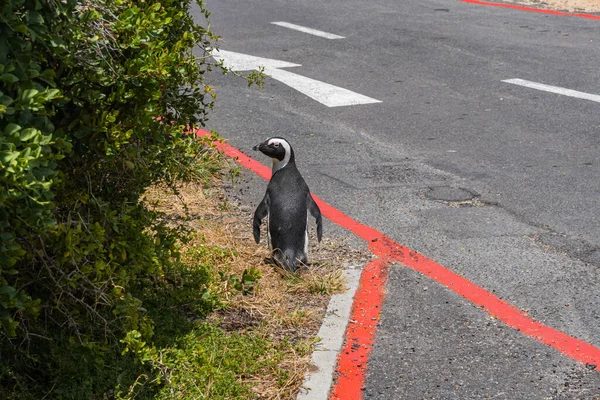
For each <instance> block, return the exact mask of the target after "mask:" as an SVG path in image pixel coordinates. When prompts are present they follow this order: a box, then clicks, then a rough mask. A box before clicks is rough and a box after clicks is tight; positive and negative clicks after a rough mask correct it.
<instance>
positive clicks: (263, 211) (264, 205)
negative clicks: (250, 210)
mask: <svg viewBox="0 0 600 400" xmlns="http://www.w3.org/2000/svg"><path fill="white" fill-rule="evenodd" d="M269 203H270V201H269V194H268V193H266V194H265V197H263V199H262V201H261V202H260V204H259V205H258V207H256V211H254V219H253V221H252V233H253V234H254V241H255V242H256V243H257V244H258V243H260V223H261V222H262V220H263V218H264V217H266V216H267V214H268V213H269Z"/></svg>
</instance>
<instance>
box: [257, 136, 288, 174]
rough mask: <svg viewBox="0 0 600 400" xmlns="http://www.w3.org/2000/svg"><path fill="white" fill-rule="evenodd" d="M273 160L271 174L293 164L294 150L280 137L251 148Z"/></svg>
mask: <svg viewBox="0 0 600 400" xmlns="http://www.w3.org/2000/svg"><path fill="white" fill-rule="evenodd" d="M252 149H253V150H258V151H260V152H261V153H263V154H264V155H267V156H269V157H271V159H273V173H275V172H276V171H278V170H280V169H282V168H283V167H285V166H286V165H288V164H290V163H294V162H295V161H294V150H292V146H291V145H290V143H289V142H288V141H287V140H285V139H284V138H282V137H272V138H269V139H267V140H265V141H264V142H262V143H259V144H257V145H256V146H254V147H253V148H252Z"/></svg>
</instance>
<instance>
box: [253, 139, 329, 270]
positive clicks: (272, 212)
mask: <svg viewBox="0 0 600 400" xmlns="http://www.w3.org/2000/svg"><path fill="white" fill-rule="evenodd" d="M252 149H253V150H257V151H260V152H261V153H263V154H265V155H267V156H269V157H271V159H272V160H273V170H272V175H271V180H270V181H269V184H268V185H267V191H266V193H265V196H264V197H263V199H262V201H261V202H260V204H259V205H258V207H257V208H256V211H255V212H254V219H253V223H252V228H253V229H252V230H253V234H254V240H255V241H256V243H260V224H261V221H262V220H263V218H264V217H266V216H268V218H267V221H268V222H267V225H268V233H269V241H270V246H271V251H272V252H273V258H274V260H275V262H276V263H277V264H279V265H280V266H281V267H283V268H286V269H288V270H291V271H296V269H297V268H298V266H299V262H300V263H303V264H307V263H308V212H310V214H311V215H312V216H313V217H314V218H315V220H316V223H317V239H318V241H319V242H320V241H321V238H322V236H323V221H322V218H321V210H320V209H319V206H317V203H315V201H314V199H313V197H312V195H311V194H310V190H309V189H308V185H307V184H306V182H305V181H304V178H302V175H300V171H298V168H297V167H296V160H295V157H294V150H293V149H292V146H291V145H290V143H289V142H288V141H287V140H285V139H284V138H282V137H272V138H269V139H267V140H266V141H264V142H262V143H259V144H257V145H256V146H254V147H253V148H252Z"/></svg>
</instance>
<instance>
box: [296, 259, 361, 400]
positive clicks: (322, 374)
mask: <svg viewBox="0 0 600 400" xmlns="http://www.w3.org/2000/svg"><path fill="white" fill-rule="evenodd" d="M362 268H363V266H350V267H348V268H347V269H345V270H344V277H345V279H346V284H347V285H348V290H347V291H346V292H344V293H341V294H334V295H333V296H331V300H330V301H329V304H328V306H327V311H326V313H325V319H324V320H323V324H322V325H321V328H320V329H319V333H318V334H317V336H318V337H320V338H321V341H320V342H319V343H318V344H317V345H316V346H315V351H314V352H313V354H312V359H311V363H312V364H313V365H314V367H315V370H314V371H313V372H309V373H308V374H307V375H306V376H305V377H304V383H303V384H302V387H301V388H300V391H299V392H298V396H297V397H296V400H326V399H328V398H329V391H330V389H331V385H332V383H333V374H334V372H335V367H336V365H337V359H338V354H339V353H340V351H341V349H342V346H343V345H344V335H345V333H346V327H347V325H348V320H349V319H350V314H351V312H352V305H353V299H354V294H355V293H356V290H357V288H358V282H359V280H360V274H361V272H362Z"/></svg>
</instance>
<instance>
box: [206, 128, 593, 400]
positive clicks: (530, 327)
mask: <svg viewBox="0 0 600 400" xmlns="http://www.w3.org/2000/svg"><path fill="white" fill-rule="evenodd" d="M196 133H197V134H198V135H207V134H208V132H206V131H203V130H198V131H197V132H196ZM218 147H219V149H221V150H222V151H224V152H225V154H227V155H228V156H230V157H234V158H235V159H236V161H237V162H238V163H239V164H240V165H242V166H244V167H246V168H248V169H250V170H252V171H254V172H255V173H257V174H258V175H260V176H261V177H263V178H264V179H267V180H268V179H270V177H271V171H270V169H269V168H268V167H266V166H265V165H263V164H261V163H259V162H258V161H256V160H254V159H252V158H251V157H248V156H247V155H245V154H243V153H242V152H240V151H239V150H237V149H235V148H234V147H232V146H230V145H228V144H226V143H219V144H218ZM313 197H314V198H315V201H316V202H317V204H318V205H319V208H320V209H321V213H322V214H323V215H324V216H325V217H327V218H328V219H329V220H331V221H332V222H334V223H336V224H338V225H340V226H341V227H343V228H345V229H348V230H349V231H351V232H353V233H354V234H355V235H357V236H359V237H360V238H362V239H363V240H365V241H367V243H369V250H370V251H371V252H372V253H373V254H374V255H376V256H378V257H380V258H381V259H382V262H399V263H401V264H404V265H405V266H407V267H409V268H412V269H413V270H415V271H418V272H420V273H422V274H424V275H426V276H428V277H430V278H431V279H433V280H434V281H436V282H438V283H440V284H442V285H444V286H445V287H447V288H448V289H450V290H452V291H453V292H455V293H456V294H458V295H460V296H462V297H464V298H465V299H467V300H469V301H471V302H472V303H473V304H475V305H477V306H479V307H482V308H483V309H484V310H485V311H486V312H487V313H489V314H490V315H492V316H493V317H495V318H497V319H499V320H500V321H502V322H504V323H505V324H506V325H508V326H510V327H512V328H514V329H516V330H517V331H520V332H521V333H523V334H525V335H527V336H529V337H531V338H533V339H535V340H537V341H539V342H541V343H544V344H546V345H548V346H550V347H553V348H554V349H556V350H558V351H560V352H561V353H563V354H565V355H566V356H569V357H571V358H572V359H574V360H576V361H579V362H582V363H585V364H592V365H595V366H596V369H597V370H600V349H599V348H597V347H595V346H593V345H591V344H589V343H586V342H584V341H582V340H579V339H576V338H574V337H572V336H569V335H567V334H566V333H564V332H561V331H559V330H557V329H554V328H551V327H549V326H547V325H544V324H542V323H540V322H537V321H535V320H533V319H531V318H529V317H528V316H526V315H525V314H523V313H522V312H521V311H520V310H519V309H518V308H516V307H515V306H513V305H511V304H509V303H507V302H505V301H504V300H502V299H500V298H499V297H497V296H496V295H494V294H492V293H490V292H488V291H487V290H485V289H483V288H482V287H480V286H477V285H476V284H474V283H473V282H471V281H469V280H468V279H466V278H463V277H462V276H460V275H457V274H455V273H454V272H452V271H450V270H449V269H447V268H446V267H444V266H442V265H441V264H438V263H437V262H435V261H433V260H431V259H429V258H427V257H425V256H423V255H422V254H419V253H417V252H416V251H414V250H411V249H409V248H407V247H405V246H402V245H401V244H399V243H397V242H395V241H394V240H392V239H391V238H389V237H388V236H386V235H384V234H383V233H381V232H379V231H378V230H376V229H373V228H371V227H369V226H367V225H364V224H361V223H359V222H357V221H355V220H354V219H352V218H350V217H349V216H347V215H346V214H344V213H342V212H341V211H339V210H338V209H336V208H334V207H332V206H331V205H329V204H327V203H325V202H324V201H323V200H321V199H319V198H318V197H316V196H314V195H313ZM376 265H383V264H376ZM361 281H362V276H361ZM360 291H361V288H360V287H359V289H358V291H357V294H356V295H355V296H356V298H359V297H360V296H362V294H361V292H360ZM372 298H373V300H372V302H371V303H370V307H371V308H375V309H379V308H380V306H381V302H382V301H383V296H381V297H379V296H373V297H372ZM336 390H339V389H337V388H336Z"/></svg>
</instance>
